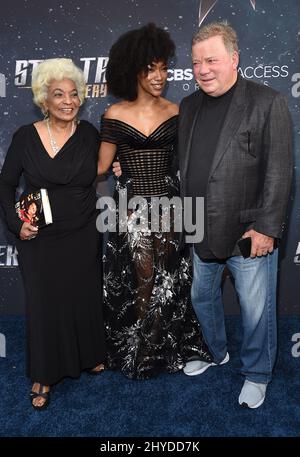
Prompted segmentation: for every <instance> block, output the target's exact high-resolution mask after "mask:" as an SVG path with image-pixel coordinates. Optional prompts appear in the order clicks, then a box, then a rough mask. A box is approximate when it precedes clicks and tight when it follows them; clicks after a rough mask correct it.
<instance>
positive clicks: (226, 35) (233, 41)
mask: <svg viewBox="0 0 300 457" xmlns="http://www.w3.org/2000/svg"><path fill="white" fill-rule="evenodd" d="M214 36H220V37H222V40H223V43H224V45H225V48H226V49H227V51H228V52H230V54H232V53H233V52H234V51H236V52H239V48H238V39H237V34H236V31H235V30H234V29H233V28H232V27H231V26H230V25H229V24H228V22H227V21H222V22H212V23H211V24H207V25H205V26H204V27H201V28H200V29H199V30H198V32H197V33H195V35H194V36H193V40H192V46H194V44H197V43H200V42H201V41H204V40H207V39H208V38H211V37H214Z"/></svg>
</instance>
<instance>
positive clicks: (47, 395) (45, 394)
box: [30, 384, 50, 411]
mask: <svg viewBox="0 0 300 457" xmlns="http://www.w3.org/2000/svg"><path fill="white" fill-rule="evenodd" d="M43 388H44V386H43V385H42V384H40V387H39V390H38V392H33V391H31V392H30V401H31V405H32V406H33V408H34V409H37V410H39V411H41V410H42V409H46V408H47V406H48V405H49V403H50V391H49V392H43ZM37 397H42V398H44V399H45V402H44V403H43V404H42V405H41V406H38V405H34V404H33V400H34V399H35V398H37Z"/></svg>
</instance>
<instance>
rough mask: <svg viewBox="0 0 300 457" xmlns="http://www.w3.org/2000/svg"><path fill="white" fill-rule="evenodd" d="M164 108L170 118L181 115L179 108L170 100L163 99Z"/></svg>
mask: <svg viewBox="0 0 300 457" xmlns="http://www.w3.org/2000/svg"><path fill="white" fill-rule="evenodd" d="M163 108H164V109H165V110H166V111H167V112H168V114H169V116H170V117H171V116H176V115H177V114H178V113H179V106H178V105H177V104H176V103H173V102H170V100H166V99H165V98H164V99H163Z"/></svg>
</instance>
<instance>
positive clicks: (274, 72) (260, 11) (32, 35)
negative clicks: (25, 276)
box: [0, 0, 300, 314]
mask: <svg viewBox="0 0 300 457" xmlns="http://www.w3.org/2000/svg"><path fill="white" fill-rule="evenodd" d="M299 15H300V3H299V2H296V1H295V0H282V1H279V0H249V1H248V0H232V1H224V0H202V1H201V0H160V1H159V0H156V1H155V0H152V1H151V2H150V1H148V0H137V1H135V0H101V1H99V0H77V1H76V0H75V1H74V0H64V1H63V2H62V1H55V0H54V1H50V0H49V1H48V2H41V1H40V0H10V1H9V2H5V3H4V4H2V5H1V18H0V42H1V48H0V105H1V110H0V168H1V166H2V164H3V160H4V157H5V154H6V151H7V148H8V146H9V144H10V141H11V136H12V134H13V132H14V131H15V130H16V129H17V128H18V127H19V126H20V125H23V124H26V123H31V122H33V121H35V120H37V119H39V118H40V117H41V115H40V112H39V110H38V109H37V108H35V107H34V105H33V103H32V94H31V90H30V83H31V73H32V69H33V67H34V66H35V65H36V64H37V63H38V62H39V61H41V60H43V59H47V58H51V57H63V56H65V57H71V58H72V59H73V60H74V61H75V63H76V64H77V65H78V66H79V67H81V68H82V69H83V70H84V73H85V77H86V80H87V83H88V92H87V100H86V103H85V105H84V107H83V109H82V111H81V117H82V118H85V119H88V120H90V121H91V122H92V123H93V124H94V125H95V126H96V127H98V126H99V118H100V115H101V114H102V113H103V112H104V110H105V108H106V107H107V105H108V104H110V103H111V102H112V101H113V100H112V99H111V98H110V97H108V96H107V91H106V80H105V67H106V64H107V56H108V52H109V49H110V47H111V45H112V43H113V42H114V41H115V40H116V39H117V38H118V37H119V35H120V34H121V33H123V32H125V31H127V30H130V29H132V28H136V27H140V26H141V25H143V24H145V23H147V22H149V21H153V22H155V23H156V24H157V25H159V26H161V27H164V28H166V29H167V30H169V31H170V33H171V35H172V37H173V39H174V41H175V43H176V46H177V53H176V59H175V60H174V61H173V62H171V65H170V69H169V78H168V81H169V83H168V87H167V91H166V97H167V98H169V99H171V100H173V101H176V102H180V100H181V99H182V98H183V97H184V96H186V95H188V94H190V93H192V92H193V91H194V90H195V89H196V85H195V82H194V80H193V77H192V67H191V60H190V43H191V37H192V35H193V33H194V32H195V31H196V30H197V29H198V27H199V24H200V23H203V24H206V23H208V22H211V21H213V20H224V19H227V20H228V21H229V23H230V24H231V25H233V27H234V28H235V29H236V30H237V32H238V36H239V46H240V50H241V57H240V68H239V71H240V72H241V73H242V74H243V76H244V77H246V78H249V79H253V80H255V81H259V82H261V83H263V84H266V85H269V86H271V87H273V88H275V89H277V90H279V91H281V92H282V93H284V94H285V95H286V96H287V99H288V103H289V107H290V111H291V114H292V117H293V120H294V124H295V179H294V187H293V192H292V195H291V199H290V200H291V201H290V211H289V216H288V218H289V220H288V230H287V233H286V238H285V242H284V243H283V245H282V249H281V257H282V258H281V262H280V276H279V279H280V282H279V284H280V287H279V309H280V312H282V313H299V312H300V310H299V305H298V300H297V282H298V281H299V280H300V276H299V274H300V235H299V217H300V195H299V189H298V186H297V184H298V183H299V179H300V177H299V157H300V151H299V149H300V125H299V111H300V109H299V97H300V55H299V49H300V46H299V41H300V35H299ZM100 189H102V191H103V192H106V189H105V187H104V186H102V187H100ZM78 261H79V262H80V259H78ZM54 274H55V272H54ZM225 301H226V309H227V311H228V312H235V311H236V310H237V307H236V300H235V296H234V293H233V288H232V286H231V285H230V281H227V282H226V284H225ZM23 311H24V294H23V288H22V283H21V279H20V273H19V269H18V266H17V256H16V251H15V246H14V238H13V236H11V235H10V234H9V233H8V232H7V229H6V226H5V223H4V221H3V218H2V221H0V313H7V314H8V313H22V312H23Z"/></svg>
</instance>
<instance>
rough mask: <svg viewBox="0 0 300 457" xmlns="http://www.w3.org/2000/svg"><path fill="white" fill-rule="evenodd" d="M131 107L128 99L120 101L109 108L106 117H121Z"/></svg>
mask: <svg viewBox="0 0 300 457" xmlns="http://www.w3.org/2000/svg"><path fill="white" fill-rule="evenodd" d="M128 108H129V102H127V101H122V102H119V103H115V104H114V105H111V106H109V107H108V108H107V110H106V111H105V113H104V117H105V118H106V119H119V118H122V117H124V113H126V111H127V110H128Z"/></svg>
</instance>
